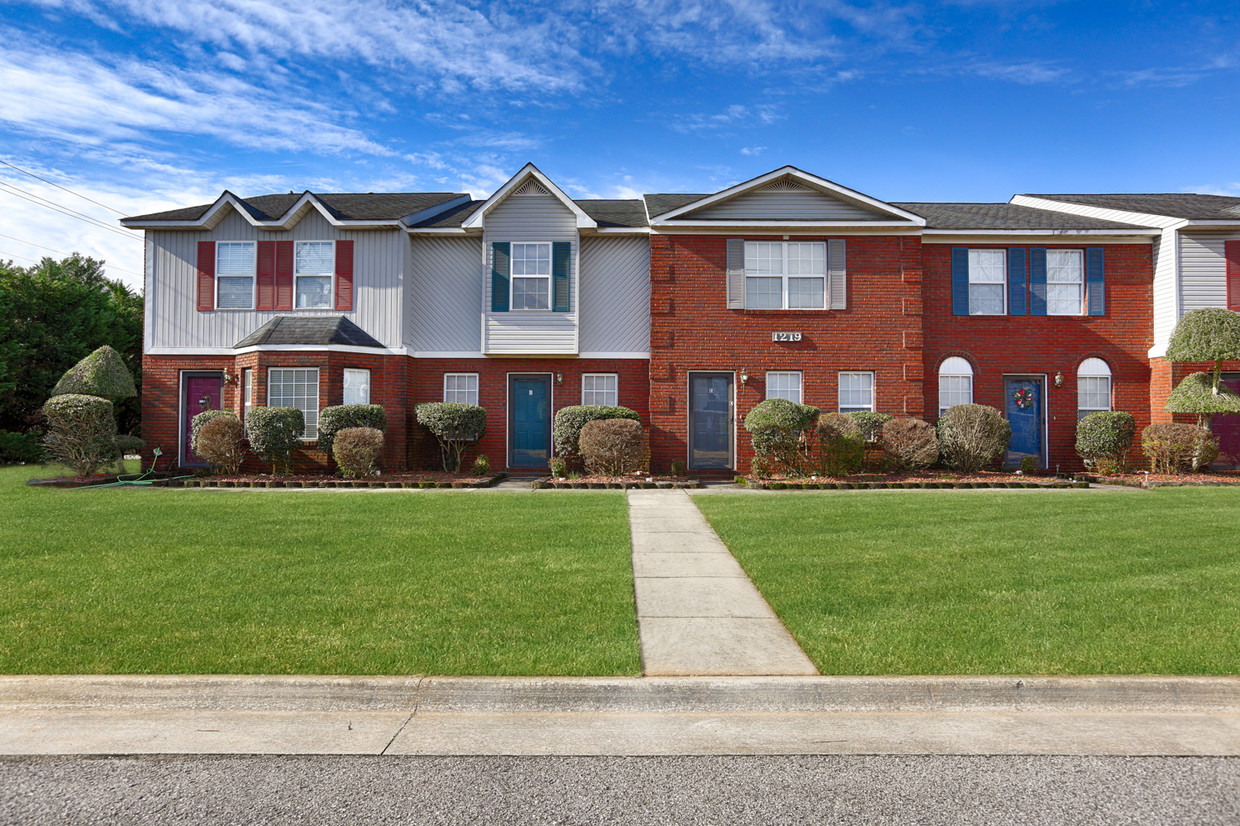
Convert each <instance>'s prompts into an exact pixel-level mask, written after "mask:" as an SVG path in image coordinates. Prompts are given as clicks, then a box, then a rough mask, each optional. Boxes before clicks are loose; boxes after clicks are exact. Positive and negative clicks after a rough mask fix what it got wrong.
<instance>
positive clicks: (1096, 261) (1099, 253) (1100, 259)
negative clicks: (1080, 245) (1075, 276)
mask: <svg viewBox="0 0 1240 826" xmlns="http://www.w3.org/2000/svg"><path fill="white" fill-rule="evenodd" d="M1104 255H1105V254H1104V252H1103V249H1102V247H1090V248H1089V249H1087V250H1085V285H1086V287H1087V288H1088V290H1089V314H1090V315H1106V312H1107V288H1106V275H1105V273H1106V259H1105V258H1104Z"/></svg>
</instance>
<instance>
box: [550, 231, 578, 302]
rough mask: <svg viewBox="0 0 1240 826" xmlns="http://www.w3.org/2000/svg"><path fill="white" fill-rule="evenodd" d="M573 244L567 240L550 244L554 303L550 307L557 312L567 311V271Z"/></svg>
mask: <svg viewBox="0 0 1240 826" xmlns="http://www.w3.org/2000/svg"><path fill="white" fill-rule="evenodd" d="M572 249H573V245H572V244H570V243H569V242H567V241H556V242H555V243H553V244H552V245H551V276H552V278H551V280H552V291H553V295H554V296H555V298H554V303H553V305H552V308H551V309H553V310H554V311H555V312H557V313H567V312H568V306H569V294H568V286H569V272H570V269H571V259H570V256H571V255H572Z"/></svg>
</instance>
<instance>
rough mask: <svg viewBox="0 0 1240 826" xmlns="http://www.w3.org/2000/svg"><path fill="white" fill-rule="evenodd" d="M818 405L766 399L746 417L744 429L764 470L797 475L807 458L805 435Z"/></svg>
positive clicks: (806, 439)
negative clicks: (747, 432)
mask: <svg viewBox="0 0 1240 826" xmlns="http://www.w3.org/2000/svg"><path fill="white" fill-rule="evenodd" d="M817 419H818V408H816V407H812V406H810V405H808V404H797V403H796V402H792V401H789V400H787V399H778V398H777V399H767V400H766V401H764V402H761V403H759V404H758V405H757V406H755V407H754V409H753V410H750V411H749V413H748V414H747V415H746V416H745V429H746V430H748V431H749V438H750V441H751V442H752V444H753V451H754V454H755V455H756V457H757V462H756V463H755V464H757V465H759V466H760V467H762V468H763V469H766V470H773V471H778V472H783V473H787V474H794V475H795V474H799V473H801V472H803V470H804V466H805V464H806V463H807V462H808V458H809V448H810V440H809V438H808V434H809V432H810V430H811V429H812V428H813V426H814V422H815V421H816V420H817Z"/></svg>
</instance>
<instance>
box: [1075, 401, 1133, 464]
mask: <svg viewBox="0 0 1240 826" xmlns="http://www.w3.org/2000/svg"><path fill="white" fill-rule="evenodd" d="M1136 433H1137V422H1136V420H1135V419H1133V418H1132V416H1131V415H1130V414H1128V413H1121V412H1119V411H1114V412H1108V411H1099V412H1097V413H1090V414H1089V415H1088V416H1086V417H1085V418H1083V419H1081V420H1080V421H1079V422H1077V423H1076V453H1077V455H1078V456H1080V457H1081V458H1082V459H1086V460H1088V461H1090V462H1092V463H1093V466H1094V468H1095V469H1096V470H1097V471H1098V472H1100V473H1118V472H1119V471H1120V470H1122V469H1123V467H1124V457H1125V456H1126V455H1128V449H1129V448H1130V447H1132V439H1133V437H1134V436H1135V435H1136Z"/></svg>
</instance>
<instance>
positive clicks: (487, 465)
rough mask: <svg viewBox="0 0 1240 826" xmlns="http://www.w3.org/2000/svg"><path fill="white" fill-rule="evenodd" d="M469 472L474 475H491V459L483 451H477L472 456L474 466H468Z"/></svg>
mask: <svg viewBox="0 0 1240 826" xmlns="http://www.w3.org/2000/svg"><path fill="white" fill-rule="evenodd" d="M470 472H472V473H473V474H474V475H475V476H490V475H491V460H490V459H488V458H487V455H486V454H485V453H479V454H478V455H477V456H475V457H474V466H473V467H472V468H470Z"/></svg>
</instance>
